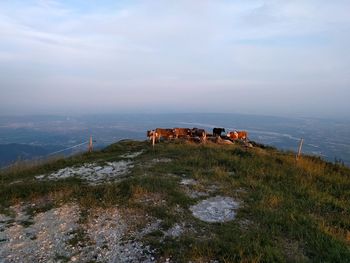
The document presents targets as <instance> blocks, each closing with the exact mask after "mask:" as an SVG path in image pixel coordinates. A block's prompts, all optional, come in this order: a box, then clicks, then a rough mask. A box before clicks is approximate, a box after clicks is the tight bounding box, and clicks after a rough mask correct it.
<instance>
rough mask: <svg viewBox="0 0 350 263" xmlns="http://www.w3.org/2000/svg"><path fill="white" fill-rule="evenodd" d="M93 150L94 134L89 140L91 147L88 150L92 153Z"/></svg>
mask: <svg viewBox="0 0 350 263" xmlns="http://www.w3.org/2000/svg"><path fill="white" fill-rule="evenodd" d="M92 150H93V145H92V136H90V141H89V148H88V151H89V153H91V152H92Z"/></svg>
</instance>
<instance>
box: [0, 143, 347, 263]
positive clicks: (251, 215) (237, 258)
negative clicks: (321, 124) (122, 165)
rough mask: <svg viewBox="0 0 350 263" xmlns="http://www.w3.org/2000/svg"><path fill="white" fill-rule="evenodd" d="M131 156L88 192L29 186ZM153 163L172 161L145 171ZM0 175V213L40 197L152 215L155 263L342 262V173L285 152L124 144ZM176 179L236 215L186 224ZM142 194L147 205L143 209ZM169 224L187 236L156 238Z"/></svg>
mask: <svg viewBox="0 0 350 263" xmlns="http://www.w3.org/2000/svg"><path fill="white" fill-rule="evenodd" d="M140 150H144V153H143V154H142V155H140V156H138V157H137V158H136V160H135V167H134V168H133V170H132V174H131V175H130V176H129V177H127V178H125V179H124V180H122V181H120V182H116V183H108V184H102V185H97V186H91V185H87V184H85V183H84V182H82V181H80V180H78V179H66V180H60V181H55V182H54V181H37V180H35V179H34V176H35V175H39V174H43V173H48V172H51V171H54V170H57V169H60V168H63V167H66V166H72V165H79V164H82V163H85V162H104V161H112V160H120V155H121V154H124V153H127V152H136V151H140ZM161 158H168V159H171V160H172V161H171V162H160V163H157V164H152V160H154V159H161ZM1 176H2V179H1V180H2V182H3V183H2V184H1V185H0V196H1V199H0V208H1V210H2V211H7V210H8V207H9V206H10V205H12V204H15V203H17V202H20V201H29V202H34V201H35V200H36V199H37V198H40V197H43V196H48V197H49V200H50V203H49V205H48V206H47V207H46V206H43V207H42V208H41V209H42V210H45V209H49V208H50V206H51V205H59V204H62V203H65V202H71V201H75V202H77V203H79V205H80V206H81V208H82V209H86V210H88V209H90V208H94V207H109V206H113V205H116V204H117V205H119V206H120V207H122V208H123V207H125V208H130V209H133V208H134V209H139V210H142V211H144V212H145V213H148V214H150V215H152V216H154V217H156V218H159V219H161V220H162V224H161V229H160V230H157V231H155V232H153V233H151V234H149V235H147V236H146V237H145V238H144V242H147V243H149V244H151V245H152V246H153V247H155V248H157V251H158V257H160V258H167V257H172V258H173V259H174V260H175V261H176V262H188V261H189V260H191V261H193V262H205V261H209V260H212V259H217V260H219V261H220V262H350V169H348V168H346V167H343V166H341V165H338V164H332V163H328V162H325V161H323V160H321V159H319V158H315V157H310V156H303V157H302V158H301V159H300V160H299V161H298V162H296V161H295V158H294V154H293V153H284V152H280V151H278V150H276V149H275V148H272V147H266V146H263V145H256V147H254V148H252V149H245V148H244V147H242V146H241V145H239V144H235V145H221V146H220V145H215V144H212V143H208V144H204V145H200V144H191V143H183V142H164V143H160V144H157V145H156V146H155V147H154V149H153V148H152V147H151V146H150V145H149V144H148V143H146V142H134V141H123V142H120V143H117V144H113V145H111V146H109V147H108V148H106V149H104V150H103V151H99V152H95V153H92V154H84V155H80V156H75V157H72V158H68V159H58V160H52V161H50V162H48V163H46V164H40V165H38V166H31V167H27V168H26V167H21V168H20V169H19V168H18V169H16V170H13V171H9V172H6V173H4V174H2V175H1ZM181 178H194V179H196V180H197V181H198V182H199V186H197V187H198V188H199V189H204V190H205V189H208V188H210V187H212V186H213V185H215V191H213V192H212V193H210V195H217V194H220V195H225V196H231V197H233V198H236V199H239V200H240V202H241V204H242V206H241V208H240V209H239V210H238V213H237V218H236V219H235V220H234V221H231V222H228V223H215V224H210V223H205V222H201V221H200V220H198V219H196V218H194V217H193V216H192V214H191V213H190V211H189V209H188V208H189V206H191V205H192V204H195V203H196V202H197V201H198V199H191V198H189V197H188V196H187V195H186V194H185V192H184V191H183V189H182V186H181V185H180V184H179V182H180V180H181ZM16 181H18V182H16ZM11 182H16V183H14V184H11ZM238 190H239V191H238ZM145 197H152V198H153V199H152V200H155V201H154V202H148V203H147V202H143V200H144V199H145ZM42 210H40V208H38V211H33V213H36V212H41V211H42ZM174 223H184V224H185V225H186V226H189V227H188V229H189V231H187V232H185V234H183V235H182V236H180V237H178V238H170V237H166V238H164V237H163V232H162V231H166V230H167V229H169V228H170V227H171V226H172V225H173V224H174Z"/></svg>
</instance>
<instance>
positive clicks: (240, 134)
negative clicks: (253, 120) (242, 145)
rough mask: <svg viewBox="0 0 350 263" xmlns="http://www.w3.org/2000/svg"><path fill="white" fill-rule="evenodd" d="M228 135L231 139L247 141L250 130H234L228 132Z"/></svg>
mask: <svg viewBox="0 0 350 263" xmlns="http://www.w3.org/2000/svg"><path fill="white" fill-rule="evenodd" d="M227 137H229V138H230V140H232V141H235V140H242V141H246V140H247V139H248V132H246V131H233V132H229V133H227Z"/></svg>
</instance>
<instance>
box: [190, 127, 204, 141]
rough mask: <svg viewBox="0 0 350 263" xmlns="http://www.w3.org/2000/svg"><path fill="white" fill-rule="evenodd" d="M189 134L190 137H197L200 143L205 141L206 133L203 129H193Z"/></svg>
mask: <svg viewBox="0 0 350 263" xmlns="http://www.w3.org/2000/svg"><path fill="white" fill-rule="evenodd" d="M191 134H192V137H199V138H200V139H201V140H202V141H205V140H206V139H207V133H206V131H205V130H204V129H198V128H193V129H192V130H191Z"/></svg>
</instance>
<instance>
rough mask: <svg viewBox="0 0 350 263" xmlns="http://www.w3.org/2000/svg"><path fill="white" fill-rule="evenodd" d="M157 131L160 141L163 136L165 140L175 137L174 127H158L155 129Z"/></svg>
mask: <svg viewBox="0 0 350 263" xmlns="http://www.w3.org/2000/svg"><path fill="white" fill-rule="evenodd" d="M155 133H156V135H157V139H158V141H160V139H161V138H163V139H165V140H170V139H173V138H174V132H173V129H163V128H157V129H156V130H155Z"/></svg>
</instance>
